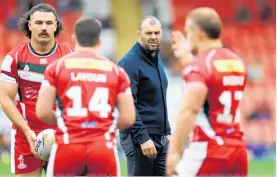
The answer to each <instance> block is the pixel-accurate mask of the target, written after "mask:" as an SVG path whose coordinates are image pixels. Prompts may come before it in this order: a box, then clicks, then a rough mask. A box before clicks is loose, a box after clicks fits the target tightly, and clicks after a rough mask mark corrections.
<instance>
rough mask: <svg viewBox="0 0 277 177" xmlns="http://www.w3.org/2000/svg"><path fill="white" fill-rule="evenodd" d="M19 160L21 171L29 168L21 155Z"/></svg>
mask: <svg viewBox="0 0 277 177" xmlns="http://www.w3.org/2000/svg"><path fill="white" fill-rule="evenodd" d="M18 160H19V165H18V166H17V167H18V168H19V169H25V168H27V165H26V164H25V163H24V158H23V155H20V156H19V158H18Z"/></svg>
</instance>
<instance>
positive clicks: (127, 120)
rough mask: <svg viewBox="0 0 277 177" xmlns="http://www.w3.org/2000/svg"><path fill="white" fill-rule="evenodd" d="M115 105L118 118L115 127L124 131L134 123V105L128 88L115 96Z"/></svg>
mask: <svg viewBox="0 0 277 177" xmlns="http://www.w3.org/2000/svg"><path fill="white" fill-rule="evenodd" d="M117 104H118V111H119V118H118V122H117V127H118V128H120V129H125V128H129V127H131V126H132V125H133V124H134V123H135V120H136V119H135V116H136V114H135V105H134V100H133V96H132V92H131V90H130V88H127V89H126V91H125V92H124V93H119V94H118V96H117Z"/></svg>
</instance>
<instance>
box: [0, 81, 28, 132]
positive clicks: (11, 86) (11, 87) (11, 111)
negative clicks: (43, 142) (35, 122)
mask: <svg viewBox="0 0 277 177" xmlns="http://www.w3.org/2000/svg"><path fill="white" fill-rule="evenodd" d="M17 91H18V84H17V83H9V82H5V81H0V103H1V105H2V110H3V111H4V112H5V114H6V115H7V117H8V118H9V119H10V120H11V121H12V123H14V124H15V125H16V126H17V127H18V128H19V129H20V130H21V131H22V132H23V133H26V132H28V131H30V130H31V129H30V127H29V126H28V124H27V123H26V121H25V120H24V118H23V117H22V115H21V114H20V112H19V110H18V109H17V107H16V105H15V103H14V99H15V96H16V94H17Z"/></svg>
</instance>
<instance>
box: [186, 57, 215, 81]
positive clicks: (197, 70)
mask: <svg viewBox="0 0 277 177" xmlns="http://www.w3.org/2000/svg"><path fill="white" fill-rule="evenodd" d="M195 60H197V59H195ZM209 78H210V73H209V72H208V69H207V66H206V64H205V62H204V60H202V61H196V62H193V63H191V64H188V65H187V66H186V67H185V69H184V71H183V79H184V80H185V82H187V83H188V82H202V83H204V84H205V85H206V86H207V85H208V81H209Z"/></svg>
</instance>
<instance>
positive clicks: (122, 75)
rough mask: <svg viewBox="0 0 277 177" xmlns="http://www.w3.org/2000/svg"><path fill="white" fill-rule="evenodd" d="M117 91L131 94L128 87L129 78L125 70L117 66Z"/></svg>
mask: <svg viewBox="0 0 277 177" xmlns="http://www.w3.org/2000/svg"><path fill="white" fill-rule="evenodd" d="M118 93H125V94H132V93H131V88H130V79H129V76H128V75H127V74H126V72H125V71H124V70H123V69H122V68H119V86H118Z"/></svg>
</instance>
